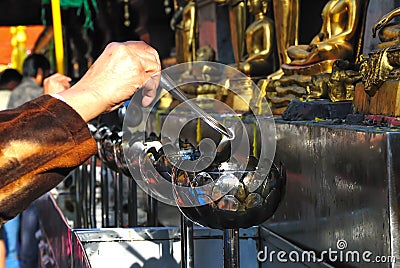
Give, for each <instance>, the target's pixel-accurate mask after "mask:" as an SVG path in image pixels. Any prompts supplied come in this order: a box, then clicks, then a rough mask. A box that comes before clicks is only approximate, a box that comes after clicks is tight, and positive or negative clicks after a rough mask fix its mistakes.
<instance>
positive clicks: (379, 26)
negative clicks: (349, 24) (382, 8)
mask: <svg viewBox="0 0 400 268" xmlns="http://www.w3.org/2000/svg"><path fill="white" fill-rule="evenodd" d="M399 15H400V7H399V8H396V9H394V10H392V11H390V12H389V13H387V14H385V15H384V16H383V17H382V18H381V19H380V20H379V21H378V22H376V23H375V24H374V26H373V27H372V36H373V37H375V36H376V33H377V32H378V31H379V34H378V36H379V40H380V41H381V43H380V44H378V48H385V47H388V46H394V45H399V40H400V24H399V23H390V21H391V20H393V19H394V18H395V17H397V16H399Z"/></svg>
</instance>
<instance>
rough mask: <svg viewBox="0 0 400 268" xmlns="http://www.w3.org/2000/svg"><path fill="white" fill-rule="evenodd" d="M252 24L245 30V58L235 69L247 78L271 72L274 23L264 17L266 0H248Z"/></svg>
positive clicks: (266, 5) (266, 7) (266, 6)
mask: <svg viewBox="0 0 400 268" xmlns="http://www.w3.org/2000/svg"><path fill="white" fill-rule="evenodd" d="M247 5H248V8H249V12H250V13H252V14H254V22H252V23H251V24H250V25H249V26H248V27H247V29H246V50H247V56H246V57H245V59H244V61H243V62H240V63H239V64H238V65H237V68H238V69H239V70H240V71H242V72H243V73H245V74H247V75H249V76H258V75H267V74H269V73H271V72H272V71H273V67H274V66H273V64H274V60H273V45H274V42H275V38H274V23H273V21H272V20H271V19H270V18H268V17H267V16H266V14H267V9H268V1H267V0H248V2H247Z"/></svg>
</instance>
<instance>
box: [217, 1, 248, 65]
mask: <svg viewBox="0 0 400 268" xmlns="http://www.w3.org/2000/svg"><path fill="white" fill-rule="evenodd" d="M214 1H215V2H217V3H221V4H227V5H229V24H230V30H231V40H232V48H233V56H234V59H235V63H239V62H241V61H242V60H243V56H244V51H245V43H244V39H245V38H244V36H245V31H246V20H247V16H246V15H247V10H246V1H245V0H214Z"/></svg>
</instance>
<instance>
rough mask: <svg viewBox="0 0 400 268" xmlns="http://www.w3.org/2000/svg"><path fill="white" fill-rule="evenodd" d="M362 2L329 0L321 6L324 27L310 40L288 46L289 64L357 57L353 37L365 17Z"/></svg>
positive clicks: (358, 0)
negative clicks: (302, 43) (361, 19)
mask: <svg viewBox="0 0 400 268" xmlns="http://www.w3.org/2000/svg"><path fill="white" fill-rule="evenodd" d="M362 2H364V0H330V1H329V2H328V3H327V4H326V5H325V7H324V8H323V10H322V20H323V23H322V27H321V31H320V32H319V33H318V34H317V35H316V36H315V37H314V38H313V39H312V41H311V42H310V44H309V45H297V46H291V47H289V48H288V50H287V53H288V56H289V58H290V59H291V62H290V63H289V65H309V64H312V63H318V62H322V61H326V60H336V59H354V58H353V56H354V48H353V47H354V45H355V44H354V41H353V39H354V38H353V37H354V35H355V33H356V30H357V27H358V25H359V24H360V18H362V17H363V14H362V13H363V10H362Z"/></svg>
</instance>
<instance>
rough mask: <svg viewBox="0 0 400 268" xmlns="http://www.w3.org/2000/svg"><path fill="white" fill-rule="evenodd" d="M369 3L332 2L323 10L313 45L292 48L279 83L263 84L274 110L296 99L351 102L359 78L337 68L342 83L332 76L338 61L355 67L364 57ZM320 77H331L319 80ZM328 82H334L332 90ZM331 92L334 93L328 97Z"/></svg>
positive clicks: (354, 1)
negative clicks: (344, 61) (352, 82)
mask: <svg viewBox="0 0 400 268" xmlns="http://www.w3.org/2000/svg"><path fill="white" fill-rule="evenodd" d="M368 3H369V1H368V0H330V1H328V2H327V3H326V5H325V6H324V8H323V10H322V20H323V23H322V27H321V30H320V32H319V33H318V34H317V35H316V36H315V37H314V38H313V39H312V41H311V42H310V44H309V45H293V46H290V47H289V48H288V49H287V53H288V56H289V58H290V60H291V61H290V62H289V63H286V64H282V70H283V72H284V75H283V76H282V77H277V78H275V79H278V81H272V82H271V81H267V80H266V81H262V83H259V87H260V89H261V90H262V92H265V94H266V96H267V98H268V99H269V101H270V103H271V106H272V107H273V110H274V107H276V108H279V109H278V110H279V111H280V112H281V111H283V109H284V108H285V106H287V105H288V104H289V102H290V101H291V99H294V98H302V97H303V98H307V97H311V98H327V97H329V98H330V99H331V100H332V101H339V100H349V99H350V98H351V97H352V96H353V95H354V93H353V92H354V91H353V92H352V90H353V89H354V88H353V87H352V86H350V85H349V86H348V87H347V85H348V84H349V83H350V81H353V80H354V79H355V78H354V79H352V78H353V73H352V72H346V71H345V70H341V69H338V68H336V70H335V72H336V74H340V77H341V78H340V79H342V80H340V81H335V76H333V77H332V76H331V73H332V67H333V65H334V63H335V61H336V60H340V59H344V60H349V62H350V63H351V64H353V63H355V62H356V61H357V59H358V57H359V56H360V55H361V51H362V45H363V36H364V29H365V19H366V14H367V7H368ZM339 70H340V71H339ZM350 73H351V74H350ZM318 74H327V75H320V76H318V77H315V76H316V75H318ZM354 76H356V75H354ZM272 79H274V78H272ZM355 80H357V79H355ZM355 80H354V81H355ZM323 81H325V82H323ZM327 81H330V82H329V83H328V84H329V85H330V87H329V88H327V85H328V84H327V83H326V82H327ZM346 87H347V89H348V91H347V92H345V88H346ZM301 88H303V89H301ZM327 90H331V92H332V94H327V93H328V92H327ZM332 90H333V91H332Z"/></svg>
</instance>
